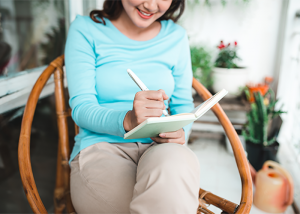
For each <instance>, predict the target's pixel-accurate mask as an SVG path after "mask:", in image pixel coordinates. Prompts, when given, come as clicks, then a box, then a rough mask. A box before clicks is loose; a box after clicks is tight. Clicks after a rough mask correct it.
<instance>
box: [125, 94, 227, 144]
mask: <svg viewBox="0 0 300 214" xmlns="http://www.w3.org/2000/svg"><path fill="white" fill-rule="evenodd" d="M227 93H228V92H227V91H226V90H225V89H222V90H221V91H219V92H218V93H216V94H215V95H214V96H212V97H211V98H209V99H208V100H206V101H205V102H203V103H201V104H200V105H198V106H197V107H196V108H195V109H194V110H193V111H191V112H190V113H181V114H175V115H172V116H168V117H152V118H148V119H147V120H145V121H144V122H142V123H141V124H139V125H138V126H136V127H135V128H134V129H132V130H131V131H129V132H127V133H126V134H125V135H124V139H136V138H149V137H157V136H158V135H159V134H160V133H164V132H174V131H177V130H179V129H181V128H182V127H184V126H186V125H188V124H190V123H192V122H194V121H195V120H197V119H198V118H200V117H201V116H202V115H203V114H205V113H206V112H207V111H208V110H209V109H210V108H212V107H213V106H214V105H215V104H216V103H217V102H219V101H220V100H221V99H222V98H223V97H224V96H225V95H226V94H227Z"/></svg>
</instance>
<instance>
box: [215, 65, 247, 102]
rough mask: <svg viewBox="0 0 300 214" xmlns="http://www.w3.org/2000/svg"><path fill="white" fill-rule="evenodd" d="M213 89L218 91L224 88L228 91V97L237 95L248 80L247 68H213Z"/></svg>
mask: <svg viewBox="0 0 300 214" xmlns="http://www.w3.org/2000/svg"><path fill="white" fill-rule="evenodd" d="M212 74H213V78H214V84H213V90H214V91H215V92H218V91H220V90H222V89H223V88H224V89H225V90H227V91H228V94H227V95H226V97H230V98H233V97H237V96H239V95H240V93H241V88H242V87H244V86H245V85H246V83H247V82H248V70H247V68H230V69H228V68H217V67H215V68H214V69H213V73H212Z"/></svg>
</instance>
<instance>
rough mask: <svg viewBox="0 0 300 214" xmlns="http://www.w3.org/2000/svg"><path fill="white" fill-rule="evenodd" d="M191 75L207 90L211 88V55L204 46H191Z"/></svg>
mask: <svg viewBox="0 0 300 214" xmlns="http://www.w3.org/2000/svg"><path fill="white" fill-rule="evenodd" d="M191 61H192V70H193V76H194V77H195V78H196V79H197V80H199V82H201V83H202V84H203V86H204V87H206V88H207V89H208V90H211V89H212V85H213V78H212V69H213V61H212V56H211V54H210V53H209V51H207V50H206V49H205V48H204V47H191Z"/></svg>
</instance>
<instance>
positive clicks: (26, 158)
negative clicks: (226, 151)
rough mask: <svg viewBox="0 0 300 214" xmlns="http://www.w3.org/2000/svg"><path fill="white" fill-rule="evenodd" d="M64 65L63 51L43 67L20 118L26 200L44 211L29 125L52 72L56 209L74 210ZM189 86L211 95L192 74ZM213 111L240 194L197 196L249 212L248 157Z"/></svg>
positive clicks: (230, 212) (238, 211) (234, 210)
mask: <svg viewBox="0 0 300 214" xmlns="http://www.w3.org/2000/svg"><path fill="white" fill-rule="evenodd" d="M63 66H64V55H62V56H60V57H58V58H56V59H55V60H54V61H52V62H51V63H50V65H49V66H48V67H47V68H46V69H45V70H44V71H43V73H42V74H41V75H40V77H39V78H38V79H37V81H36V83H35V85H34V86H33V89H32V91H31V93H30V95H29V98H28V101H27V104H26V107H25V110H24V115H23V120H22V126H21V133H20V139H19V148H18V160H19V170H20V175H21V179H22V184H23V187H24V191H25V194H26V197H27V200H28V202H29V204H30V206H31V208H32V210H33V212H34V213H47V210H46V208H45V206H44V204H43V202H42V200H41V198H40V195H39V193H38V190H37V187H36V184H35V180H34V177H33V172H32V167H31V160H30V135H31V125H32V121H33V116H34V112H35V109H36V105H37V102H38V99H39V95H40V93H41V91H42V89H43V87H44V86H45V84H46V83H47V81H48V79H49V78H50V76H51V75H52V74H54V82H55V100H56V115H57V124H58V133H59V140H58V144H59V145H58V155H57V173H56V187H55V190H54V206H55V213H63V212H64V210H66V212H67V213H75V209H74V207H73V205H72V201H71V197H70V167H69V157H70V149H69V138H68V124H67V117H69V116H70V115H71V114H70V110H69V108H67V105H66V102H65V95H64V82H63V78H64V72H63ZM192 86H193V88H194V89H195V90H196V92H197V93H198V94H199V95H200V96H201V97H202V98H203V100H207V99H209V98H210V97H211V96H212V95H211V94H210V93H209V91H208V90H207V89H206V88H205V87H204V86H203V85H202V84H201V83H200V82H198V81H197V80H196V79H195V78H193V83H192ZM212 111H213V112H214V114H215V115H216V116H217V118H218V119H219V122H220V123H221V125H222V126H223V128H224V130H225V132H226V134H227V136H228V138H229V141H230V143H231V146H232V149H233V153H234V157H235V161H236V164H237V167H238V171H239V174H240V178H241V184H242V194H241V200H240V203H239V205H237V204H235V203H232V202H230V201H228V200H226V199H223V198H220V197H219V196H216V195H214V194H213V193H210V192H207V191H205V190H203V189H200V190H199V197H201V198H202V199H203V200H204V203H205V204H212V205H214V206H216V207H218V208H220V209H221V210H223V212H222V213H228V214H235V213H236V214H241V213H249V212H250V209H251V206H252V198H253V191H252V179H251V176H250V169H249V165H248V160H247V158H246V156H245V152H244V148H243V146H242V144H241V142H240V140H239V137H238V135H237V133H236V131H235V129H234V128H233V126H232V124H231V122H230V121H229V119H228V117H227V116H226V114H225V113H224V111H223V110H222V108H221V106H220V105H219V104H216V105H215V106H214V107H213V108H212ZM78 130H79V129H78V126H77V125H76V124H75V133H78ZM199 200H200V199H199ZM200 212H203V213H208V214H210V213H213V212H211V211H209V210H208V209H207V208H206V206H199V208H198V212H197V213H200Z"/></svg>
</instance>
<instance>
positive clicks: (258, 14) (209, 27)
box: [179, 0, 282, 82]
mask: <svg viewBox="0 0 300 214" xmlns="http://www.w3.org/2000/svg"><path fill="white" fill-rule="evenodd" d="M203 2H204V1H203V0H200V4H196V5H191V4H187V8H186V10H185V12H184V14H183V17H182V18H181V20H180V22H179V24H180V25H182V26H183V27H184V28H185V29H186V30H187V32H188V35H189V37H190V43H191V44H192V45H204V46H207V47H208V48H210V49H211V50H214V51H217V48H216V46H217V45H218V44H219V42H220V40H224V42H225V43H228V42H230V43H231V44H232V43H233V42H234V41H237V42H238V45H239V48H240V49H239V51H238V54H239V56H240V57H241V58H242V61H240V65H241V66H247V67H248V68H249V69H250V73H249V80H250V81H253V82H260V81H262V80H263V78H264V77H265V76H267V75H268V76H273V75H274V70H275V60H276V51H277V38H278V31H279V24H280V15H281V14H280V13H281V7H282V0H249V3H244V2H243V0H232V1H230V2H229V3H228V4H227V5H226V6H222V4H221V3H220V1H215V0H210V2H212V4H211V6H210V7H209V6H204V5H203ZM216 53H217V52H216Z"/></svg>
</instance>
